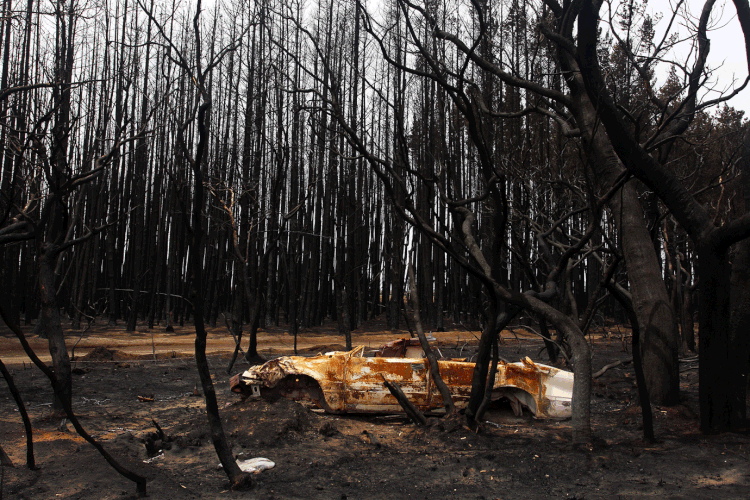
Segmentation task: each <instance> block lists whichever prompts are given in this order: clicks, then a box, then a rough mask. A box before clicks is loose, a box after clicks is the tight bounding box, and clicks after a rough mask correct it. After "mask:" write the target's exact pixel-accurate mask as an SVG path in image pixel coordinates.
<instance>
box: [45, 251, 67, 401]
mask: <svg viewBox="0 0 750 500" xmlns="http://www.w3.org/2000/svg"><path fill="white" fill-rule="evenodd" d="M37 247H38V248H39V264H38V273H39V274H38V279H39V300H40V302H41V311H40V316H39V320H38V321H39V323H40V324H41V331H40V333H42V332H43V333H44V335H45V336H46V338H47V340H48V341H49V352H50V356H51V357H52V367H53V369H54V371H55V379H56V384H57V387H56V389H57V390H56V391H55V394H56V395H59V396H60V397H62V398H64V399H65V402H66V403H67V404H68V405H70V404H72V398H73V379H72V372H71V368H70V356H69V355H68V349H67V347H66V345H65V335H64V334H63V329H62V324H61V322H60V310H59V308H58V306H57V288H56V286H55V272H54V268H55V263H56V262H57V253H55V252H51V251H50V250H49V249H48V248H46V245H45V244H44V243H41V242H40V243H39V244H38V246H37ZM54 408H55V409H56V410H62V409H63V408H64V403H63V402H62V401H60V400H58V399H57V397H56V398H55V403H54Z"/></svg>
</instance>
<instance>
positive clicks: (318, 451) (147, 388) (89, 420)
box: [0, 321, 750, 500]
mask: <svg viewBox="0 0 750 500" xmlns="http://www.w3.org/2000/svg"><path fill="white" fill-rule="evenodd" d="M175 330H176V331H175V332H174V333H166V332H164V327H163V326H162V327H157V328H155V329H154V330H153V331H148V330H145V329H139V331H137V332H135V333H126V332H125V331H124V327H114V328H108V327H106V324H104V325H94V326H92V327H91V328H89V329H88V330H87V331H86V332H85V333H83V335H82V334H81V332H75V331H70V332H68V336H67V341H68V345H69V346H70V347H72V346H73V345H74V344H76V342H78V343H77V345H76V347H75V356H76V358H75V360H74V362H73V366H74V375H73V376H74V409H75V411H76V412H77V414H78V416H79V418H80V419H81V421H82V423H83V425H84V426H85V427H86V429H87V430H88V431H89V432H90V433H91V434H92V435H94V436H95V437H96V438H97V439H99V440H100V441H101V442H102V443H103V445H104V446H105V448H106V449H107V450H108V451H109V452H110V453H111V454H112V455H114V457H115V458H116V459H117V460H119V461H120V462H121V463H122V464H123V465H125V466H127V467H130V468H131V469H133V470H135V471H137V472H138V473H140V474H142V475H144V476H146V477H147V478H148V479H149V482H148V494H149V497H150V498H157V499H162V498H163V499H178V498H179V499H182V498H253V499H256V498H257V499H287V498H290V499H292V498H294V499H296V498H299V499H395V498H397V499H402V498H415V499H434V498H441V499H442V498H461V499H512V498H523V499H528V498H564V499H573V498H576V499H584V498H585V499H595V498H644V497H660V498H685V499H704V498H705V499H709V498H716V499H733V498H737V499H740V498H748V496H749V495H750V463H749V462H750V435H748V434H738V433H726V434H718V435H703V434H701V433H700V432H699V430H698V403H697V398H698V375H697V360H695V359H694V358H695V356H690V355H688V356H686V358H687V359H686V360H685V361H683V362H682V363H681V364H680V370H681V390H682V400H681V402H680V404H678V405H676V406H673V407H659V406H655V407H654V417H655V430H656V435H657V439H658V442H657V443H655V444H650V443H646V442H644V441H643V439H642V427H641V416H640V408H639V407H638V405H637V395H636V389H635V384H634V380H635V377H634V375H633V368H632V363H628V364H623V365H620V366H616V367H614V368H611V369H609V370H607V371H606V372H605V373H604V374H603V375H602V376H601V377H599V378H597V379H595V382H594V389H593V395H592V400H591V409H592V423H593V432H594V436H595V439H594V442H593V444H592V446H591V447H589V448H585V449H573V448H572V446H571V444H570V437H571V431H570V420H563V421H554V420H537V419H534V418H533V417H532V416H531V415H530V414H529V413H528V412H525V413H524V414H523V416H521V417H516V416H514V414H513V412H512V410H511V407H510V405H509V404H504V403H502V402H500V403H497V404H496V405H495V406H493V407H492V408H490V410H489V411H488V412H487V414H486V417H485V420H486V422H485V423H484V424H483V425H482V426H481V429H480V432H478V433H475V432H471V431H469V430H468V429H465V428H458V429H456V430H453V431H451V432H446V431H445V430H443V429H441V427H440V425H434V426H432V427H429V428H418V427H416V426H414V425H413V424H411V423H410V422H409V421H408V420H406V419H405V418H404V417H402V416H362V415H349V416H346V415H328V414H325V413H322V412H321V411H318V410H315V409H313V408H309V407H307V406H304V405H301V404H298V403H295V402H292V401H288V400H284V399H281V400H278V401H276V402H273V403H269V402H266V401H263V400H258V401H253V400H246V401H242V400H241V399H240V397H239V396H238V395H236V394H233V393H231V392H230V391H229V377H230V376H229V375H227V374H226V371H225V370H226V367H227V364H228V360H229V355H230V349H231V348H232V346H233V342H232V340H231V337H230V336H229V334H228V333H227V330H226V328H221V327H217V328H215V329H211V331H210V332H209V339H208V349H209V353H210V357H209V361H210V364H211V367H212V370H213V377H214V384H215V386H216V390H217V396H218V399H219V407H220V410H221V415H222V418H223V421H224V429H225V431H226V433H227V437H228V440H229V442H230V444H231V446H232V448H233V453H234V454H235V455H236V456H238V457H240V458H255V457H264V458H267V459H269V460H271V461H273V462H274V463H275V467H274V468H272V469H269V470H265V471H262V472H260V473H258V474H255V475H253V478H254V483H255V484H254V487H253V488H252V489H251V490H249V491H243V492H231V491H229V483H228V480H227V477H226V475H225V474H224V473H223V472H222V470H220V469H219V468H218V463H219V461H218V459H217V457H216V453H215V452H214V448H213V445H212V444H211V441H210V438H209V432H208V424H207V420H206V413H205V407H204V400H203V397H202V396H201V395H200V394H198V395H196V393H200V383H199V381H198V375H197V372H196V369H195V361H194V359H193V358H192V357H191V356H192V349H193V340H194V335H193V330H192V328H190V327H188V326H187V325H185V326H184V327H176V328H175ZM606 332H611V334H607V333H606ZM626 333H627V331H626V330H625V329H623V328H618V327H617V326H614V327H612V328H608V329H607V330H606V331H605V330H600V331H599V332H596V333H595V334H594V335H592V336H591V337H590V341H591V343H592V347H593V353H594V355H593V367H594V371H595V372H596V371H597V370H599V369H600V368H602V367H603V366H605V365H608V364H611V363H613V362H615V361H617V360H621V359H628V358H629V357H630V354H629V350H630V345H629V344H627V346H625V344H623V342H622V339H621V338H620V336H621V335H623V334H626ZM28 335H29V338H30V341H31V343H32V345H34V346H35V347H36V348H37V352H39V353H43V352H45V349H44V347H45V346H46V341H43V340H41V339H38V338H36V337H35V336H34V335H33V333H32V328H31V327H28ZM434 335H435V336H436V337H437V339H438V346H439V349H440V350H441V352H442V353H443V354H444V355H446V356H448V357H458V356H462V357H466V356H471V354H472V353H473V352H475V350H476V344H477V341H476V336H478V335H479V333H478V332H469V331H467V330H465V329H461V328H455V329H454V328H452V329H451V330H450V331H448V332H441V333H435V334H434ZM352 336H353V343H354V344H355V345H358V344H359V345H361V344H364V345H366V346H369V347H370V348H372V349H375V348H377V347H379V346H380V345H381V344H382V343H384V342H385V341H388V340H392V339H395V338H400V337H403V336H408V332H406V331H399V332H390V331H388V330H387V329H385V325H384V324H382V322H377V321H376V322H373V323H371V324H368V325H366V326H365V327H364V328H362V329H360V330H357V331H354V332H352ZM503 337H504V342H503V343H502V344H501V345H500V355H501V356H502V357H503V358H505V359H508V360H509V361H516V360H519V359H521V358H523V357H524V356H529V357H531V358H532V359H533V360H535V361H539V362H545V361H546V359H547V357H546V353H545V352H544V351H543V344H542V342H541V341H540V340H539V339H538V338H537V337H535V336H533V335H530V334H528V333H526V332H524V331H523V330H522V329H516V330H515V332H509V331H505V332H504V335H503ZM343 344H344V342H343V339H342V338H341V337H340V336H338V335H337V334H336V331H335V325H327V326H326V327H324V328H317V329H312V330H302V331H301V332H300V334H299V336H298V350H299V352H300V353H301V354H315V353H317V352H326V351H330V350H336V349H343ZM292 350H293V339H292V337H291V336H289V335H288V334H287V333H286V332H285V330H284V328H283V327H282V328H277V329H269V330H264V331H262V332H261V333H260V335H259V351H260V353H261V355H263V356H265V357H266V358H270V357H274V356H278V355H285V354H291V353H292ZM0 359H2V360H3V361H4V362H5V363H6V365H8V366H9V368H10V369H11V371H12V373H13V375H14V378H15V382H16V384H17V385H18V386H19V388H20V391H21V393H22V395H23V398H24V400H25V403H26V405H27V409H28V411H29V413H30V417H31V419H32V425H33V429H34V442H35V454H36V460H37V464H38V466H39V467H40V469H39V470H36V471H31V470H28V469H27V468H26V467H25V466H24V464H25V453H26V451H25V450H26V448H25V435H24V431H23V425H22V422H21V418H20V416H19V413H18V411H17V409H16V406H15V403H14V401H13V398H12V397H11V395H10V392H9V391H8V388H7V385H6V384H5V381H2V384H1V385H2V387H1V388H0V444H1V445H2V447H3V448H4V449H5V451H6V452H7V453H8V455H9V456H10V458H11V459H12V460H13V462H14V464H15V467H14V468H9V467H4V468H2V472H1V474H2V478H1V484H0V499H16V498H18V499H85V500H89V499H90V500H94V499H96V500H99V499H129V498H135V486H134V484H132V483H130V482H129V481H127V480H126V479H124V478H122V477H121V476H119V475H118V474H117V473H116V472H115V471H114V470H113V469H111V468H110V467H109V466H108V465H107V464H106V463H105V461H104V460H103V459H102V458H101V457H100V455H99V454H98V453H97V452H96V450H95V449H94V448H93V447H92V446H90V445H89V444H87V443H86V442H84V441H83V440H82V439H81V438H80V437H78V435H77V434H75V432H74V431H73V429H72V426H71V425H70V424H69V423H68V424H67V426H66V427H67V429H70V430H66V428H65V427H64V426H61V423H62V417H61V416H60V415H55V414H53V413H52V410H51V405H50V402H51V398H52V396H51V389H50V386H49V382H48V380H47V379H46V378H45V377H44V376H43V374H42V373H41V372H39V371H38V370H37V369H36V368H32V367H31V365H30V364H29V361H28V359H26V358H24V356H23V354H22V352H21V350H20V346H19V345H18V341H17V339H15V337H13V336H12V335H11V334H10V332H8V331H3V330H0ZM246 366H247V365H246V364H243V363H241V362H238V363H237V365H236V366H235V368H234V370H233V371H232V374H234V373H237V372H239V371H241V370H244V369H245V367H246ZM139 396H141V398H140V399H139ZM151 398H152V399H153V401H152V402H145V401H141V399H151ZM154 422H156V423H158V425H159V426H160V427H161V428H162V429H163V431H164V433H165V434H166V436H167V437H168V441H169V443H168V444H167V445H166V446H162V449H163V450H164V451H163V453H159V454H156V455H155V456H149V454H148V452H147V450H146V446H145V444H144V442H145V441H146V440H147V438H148V437H149V436H150V435H153V433H154V432H155V431H156V429H155V426H154ZM156 444H157V446H158V444H159V443H156ZM166 448H169V449H166Z"/></svg>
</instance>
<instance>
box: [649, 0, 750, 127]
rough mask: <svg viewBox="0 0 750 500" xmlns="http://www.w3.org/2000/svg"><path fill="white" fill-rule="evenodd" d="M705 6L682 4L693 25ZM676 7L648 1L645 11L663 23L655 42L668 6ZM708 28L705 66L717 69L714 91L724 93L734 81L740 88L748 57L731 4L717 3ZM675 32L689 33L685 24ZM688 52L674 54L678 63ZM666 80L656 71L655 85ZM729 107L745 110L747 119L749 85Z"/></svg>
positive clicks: (696, 0)
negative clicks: (660, 13) (707, 54)
mask: <svg viewBox="0 0 750 500" xmlns="http://www.w3.org/2000/svg"><path fill="white" fill-rule="evenodd" d="M704 3H705V2H704V0H685V2H684V7H685V8H687V11H688V13H689V14H691V15H692V16H693V17H694V18H695V22H696V23H697V17H698V16H700V13H701V9H702V8H703V4H704ZM676 4H677V1H676V0H651V1H649V3H648V11H650V12H651V13H652V14H653V13H655V12H662V13H664V16H663V17H662V20H661V21H660V22H659V23H658V24H657V25H656V30H657V31H656V33H657V36H656V39H657V40H660V39H661V35H662V34H663V32H664V30H665V29H666V27H667V23H668V17H667V14H668V13H669V12H670V11H671V9H672V7H671V6H674V5H676ZM711 25H712V26H713V27H714V29H713V30H712V31H711V32H710V33H709V39H710V40H711V50H710V52H709V57H708V65H709V67H711V68H718V69H717V70H716V72H715V78H713V81H714V83H715V86H716V88H717V90H718V89H726V88H727V87H730V88H731V85H732V80H733V79H735V80H736V83H735V86H739V85H741V84H742V82H743V81H744V80H745V78H746V77H747V74H748V69H747V56H746V54H745V44H744V38H743V35H742V29H741V28H740V24H739V21H737V14H736V10H735V8H734V4H733V3H732V0H718V1H717V2H716V5H715V6H714V8H713V22H712V23H711ZM678 32H679V33H681V34H683V35H686V34H687V33H688V29H687V28H686V27H685V23H684V22H682V23H680V25H679V26H678ZM688 50H689V47H682V48H681V49H679V50H677V51H675V53H674V55H675V56H676V58H677V59H678V60H681V61H684V59H685V56H686V54H687V51H688ZM666 76H667V74H666V71H664V70H663V71H658V72H657V79H658V84H661V83H664V81H665V79H666ZM657 86H658V85H657ZM715 97H718V95H716V94H712V95H710V96H709V98H715ZM729 105H731V106H732V107H734V108H737V109H742V110H744V111H745V117H747V118H750V85H748V87H746V88H745V89H744V90H743V91H742V92H740V93H739V94H738V95H737V96H735V97H734V98H733V99H732V100H731V101H730V102H729Z"/></svg>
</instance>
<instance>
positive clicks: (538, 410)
mask: <svg viewBox="0 0 750 500" xmlns="http://www.w3.org/2000/svg"><path fill="white" fill-rule="evenodd" d="M363 353H364V346H360V347H357V348H355V349H353V350H351V351H349V352H328V353H325V354H318V355H317V356H314V357H302V356H285V357H281V358H277V359H274V360H271V361H268V362H267V363H265V364H263V365H260V366H254V367H252V368H250V369H249V370H247V371H245V372H244V373H242V374H239V375H236V376H234V377H233V378H232V380H231V383H230V385H231V389H232V391H234V392H237V393H241V394H244V395H247V396H269V397H278V396H283V397H287V398H290V399H295V400H300V399H309V400H311V401H313V402H315V403H317V404H318V406H320V407H321V408H323V409H325V410H326V411H327V412H330V413H400V412H402V411H403V410H402V408H401V406H400V405H399V404H398V402H397V401H396V399H395V398H394V397H393V396H392V395H391V393H390V392H389V391H388V389H387V388H386V387H385V385H384V383H383V381H384V380H388V381H389V382H396V383H397V384H398V385H399V386H400V387H401V389H402V390H403V392H404V394H405V395H406V396H407V398H408V399H409V401H411V402H412V403H413V404H414V405H415V406H416V407H417V408H418V409H419V410H421V411H423V412H425V413H440V412H441V411H444V405H443V399H442V397H441V395H440V392H439V391H438V390H437V388H436V387H435V384H434V382H433V381H432V377H431V376H430V373H429V364H428V363H429V362H428V360H427V359H424V358H422V359H415V358H407V357H365V356H363ZM438 366H439V369H440V375H441V377H442V378H443V380H444V381H445V383H446V384H447V385H448V387H449V388H450V391H451V395H452V396H453V401H454V403H455V405H456V406H457V407H458V408H462V407H464V406H466V404H467V403H468V400H469V394H470V392H471V380H472V376H473V371H474V363H468V362H465V361H447V360H446V361H444V360H439V361H438ZM497 368H498V369H497V375H496V377H495V385H494V389H493V391H492V396H493V399H499V398H501V397H505V398H507V399H509V400H510V402H511V405H512V407H513V409H514V411H515V412H516V414H518V415H520V413H521V411H522V408H523V407H525V408H528V409H529V410H530V411H531V412H532V413H533V414H534V415H535V416H536V417H537V418H550V417H551V418H566V417H570V412H571V406H570V403H571V398H572V394H573V374H572V373H570V372H566V371H563V370H559V369H557V368H553V367H551V366H546V365H542V364H537V363H534V362H533V361H531V360H530V359H529V358H526V359H524V360H523V361H521V362H520V363H504V362H502V361H501V362H500V363H499V364H498V367H497Z"/></svg>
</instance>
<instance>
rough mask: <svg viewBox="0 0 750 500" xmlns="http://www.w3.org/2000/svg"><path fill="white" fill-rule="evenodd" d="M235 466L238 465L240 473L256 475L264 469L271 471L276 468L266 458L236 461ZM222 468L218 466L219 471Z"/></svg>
mask: <svg viewBox="0 0 750 500" xmlns="http://www.w3.org/2000/svg"><path fill="white" fill-rule="evenodd" d="M237 465H239V467H240V470H241V471H242V472H253V473H258V472H260V471H264V470H266V469H273V468H274V467H276V464H275V463H274V462H272V461H270V460H269V459H267V458H262V457H258V458H248V459H247V460H237ZM222 467H223V466H222V465H221V464H219V467H218V468H219V469H221V468H222Z"/></svg>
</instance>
